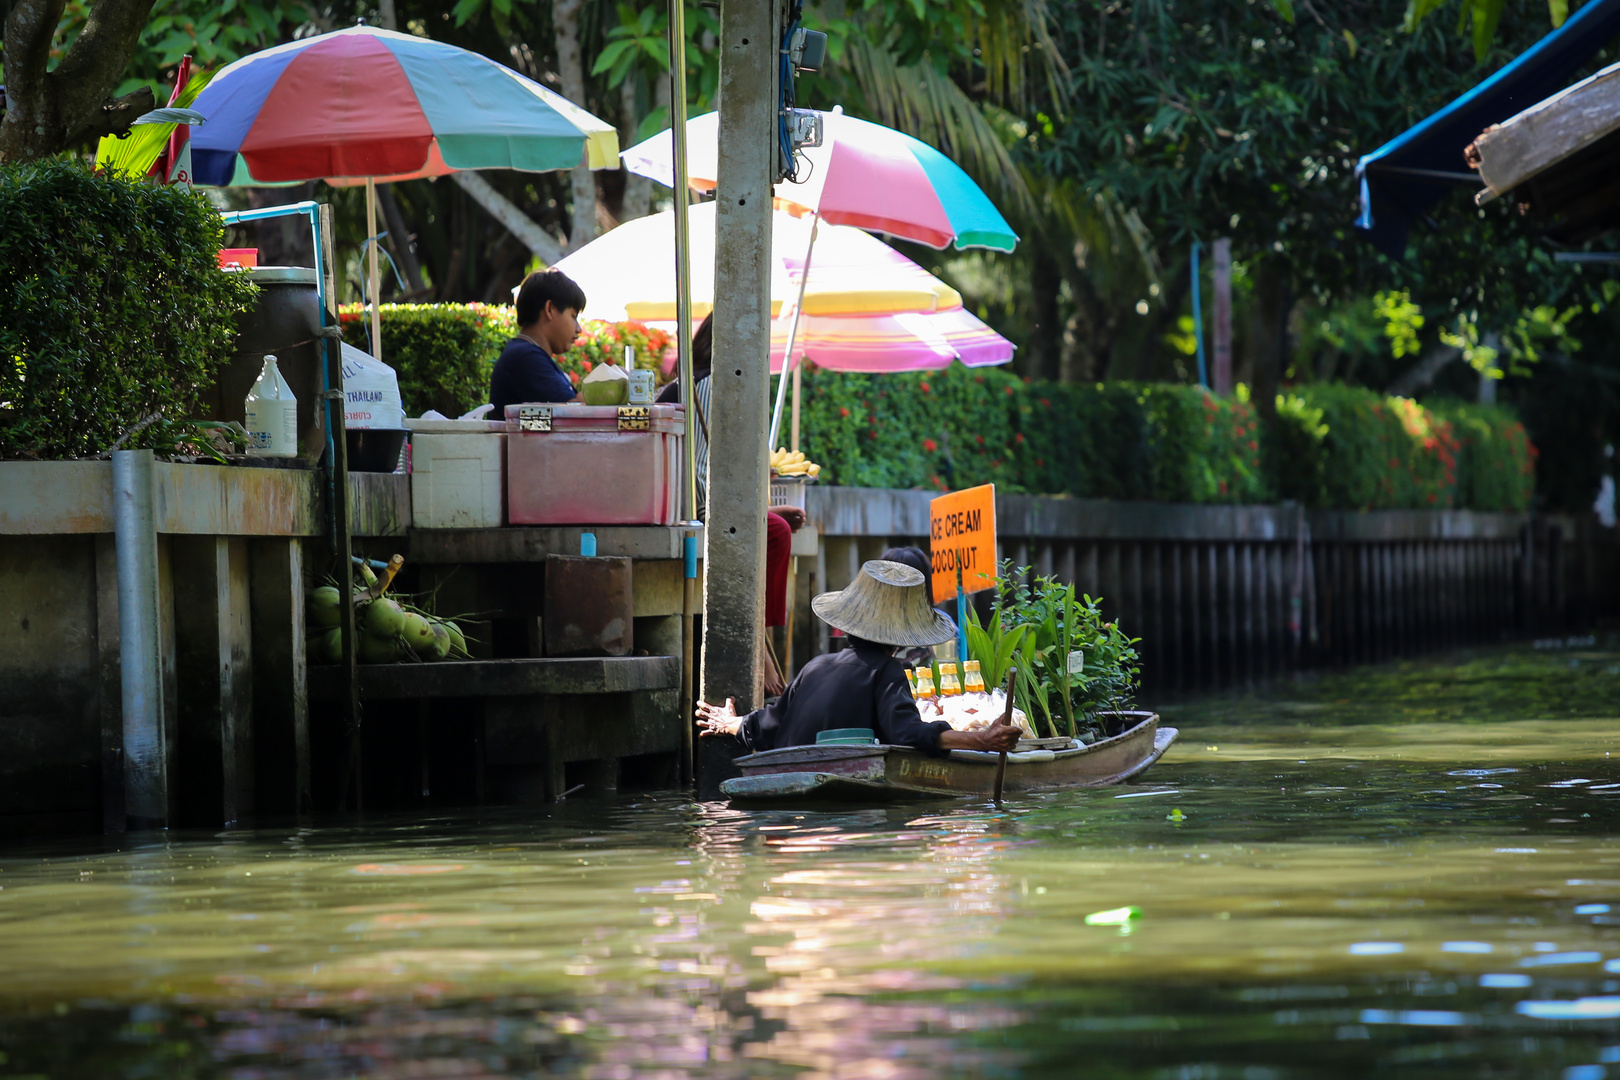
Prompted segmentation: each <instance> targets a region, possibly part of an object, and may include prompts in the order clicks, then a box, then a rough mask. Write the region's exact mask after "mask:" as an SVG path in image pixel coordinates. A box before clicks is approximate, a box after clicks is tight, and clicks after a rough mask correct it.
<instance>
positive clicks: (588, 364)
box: [579, 360, 595, 375]
mask: <svg viewBox="0 0 1620 1080" xmlns="http://www.w3.org/2000/svg"><path fill="white" fill-rule="evenodd" d="M579 366H580V367H582V368H584V369H585V374H587V375H589V374H590V373H591V368H593V367H595V365H594V364H592V363H591V362H590V361H589V360H581V361H580V362H579Z"/></svg>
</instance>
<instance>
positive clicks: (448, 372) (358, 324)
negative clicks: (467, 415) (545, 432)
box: [338, 304, 517, 417]
mask: <svg viewBox="0 0 1620 1080" xmlns="http://www.w3.org/2000/svg"><path fill="white" fill-rule="evenodd" d="M379 315H380V318H381V328H382V354H383V363H385V364H387V365H388V366H389V367H391V368H393V369H394V371H395V373H396V374H397V375H398V376H399V396H400V398H401V400H402V401H403V402H404V404H405V415H407V416H421V415H422V414H423V413H424V412H426V411H427V410H429V409H437V410H439V412H441V413H443V414H444V415H446V416H450V417H455V416H460V415H461V414H462V413H464V412H467V411H468V410H469V409H475V408H477V407H478V406H479V405H482V404H483V403H484V402H486V401H488V400H489V372H490V368H491V367H493V366H494V363H495V358H496V357H497V356H499V355H500V353H501V349H502V348H503V347H505V345H506V343H507V342H508V341H510V340H512V338H513V337H514V336H515V335H516V334H517V319H516V318H514V317H513V314H512V309H511V308H510V307H507V306H501V305H497V304H384V305H382V310H381V312H380V313H379ZM338 319H339V321H340V322H341V323H342V324H343V340H345V341H347V342H348V343H349V344H350V345H353V346H354V347H355V348H358V349H369V348H370V344H369V341H368V334H369V332H370V325H371V324H370V322H369V320H368V317H367V315H366V313H365V309H364V308H363V307H361V306H360V305H359V304H346V305H344V306H343V307H342V308H341V309H340V310H339V311H338Z"/></svg>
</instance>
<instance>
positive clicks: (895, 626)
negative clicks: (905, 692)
mask: <svg viewBox="0 0 1620 1080" xmlns="http://www.w3.org/2000/svg"><path fill="white" fill-rule="evenodd" d="M810 610H812V611H814V612H815V613H816V614H817V615H818V616H820V617H821V620H822V621H823V622H825V623H827V624H828V625H830V626H836V627H837V628H838V629H840V630H842V631H843V632H844V633H846V634H849V635H851V636H853V637H858V638H865V639H866V640H867V641H875V642H877V643H878V644H880V645H901V646H905V647H907V648H910V647H912V646H916V645H938V644H939V643H940V642H942V641H949V640H951V638H953V637H955V636H956V628H955V627H954V626H952V625H951V620H950V619H947V618H946V617H945V615H944V614H943V613H941V612H938V611H935V610H934V609H933V608H932V607H930V606H929V604H928V589H927V587H926V585H925V584H924V579H923V576H922V574H921V573H920V572H919V571H917V570H916V569H914V568H912V567H910V566H906V565H905V564H904V563H897V562H885V561H884V560H882V559H873V560H872V561H871V562H869V563H867V564H866V565H864V566H862V567H861V572H860V573H859V574H856V575H855V580H854V581H852V582H850V584H849V588H847V589H840V590H839V591H838V592H829V593H822V594H821V595H820V596H818V597H816V598H815V599H814V600H812V601H810Z"/></svg>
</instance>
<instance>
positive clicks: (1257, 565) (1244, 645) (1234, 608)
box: [792, 487, 1616, 693]
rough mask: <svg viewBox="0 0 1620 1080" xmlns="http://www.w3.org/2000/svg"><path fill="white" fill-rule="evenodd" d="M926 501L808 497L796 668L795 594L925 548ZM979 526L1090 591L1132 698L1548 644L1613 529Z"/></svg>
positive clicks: (1546, 523) (1151, 517) (1375, 520)
mask: <svg viewBox="0 0 1620 1080" xmlns="http://www.w3.org/2000/svg"><path fill="white" fill-rule="evenodd" d="M929 498H930V496H929V494H928V493H927V492H920V491H886V490H875V489H863V488H837V487H827V488H812V489H810V492H809V495H808V505H807V511H808V515H809V519H810V521H811V522H812V524H813V525H815V526H816V527H817V529H818V530H819V532H820V537H819V543H818V546H817V552H816V555H815V557H814V559H810V558H801V559H799V560H798V573H797V578H796V582H795V584H796V588H795V603H794V617H793V620H792V621H793V624H794V625H793V649H792V652H793V658H794V662H795V666H797V665H799V664H803V663H804V662H805V661H806V660H808V659H809V658H810V657H811V656H813V655H815V654H816V653H818V652H824V651H826V650H827V649H828V648H829V647H831V645H832V642H831V640H830V639H829V636H828V630H827V627H826V625H825V624H823V623H821V622H820V621H819V620H814V619H812V618H811V617H810V614H809V598H810V596H812V595H814V594H815V593H817V592H821V591H823V590H825V589H837V588H842V587H843V586H844V585H846V584H847V583H848V582H849V581H850V580H851V578H852V576H853V575H854V574H855V572H856V571H857V570H858V569H859V567H860V565H861V563H862V562H864V561H865V560H867V559H872V558H876V557H877V556H878V555H880V554H881V553H882V552H883V550H884V549H885V548H888V547H892V546H898V545H903V544H915V545H917V546H919V547H921V548H923V549H924V550H927V547H928V541H927V533H928V502H929ZM996 515H997V532H998V540H999V550H1000V555H1001V556H1002V557H1003V558H1010V559H1012V560H1013V561H1014V563H1015V564H1016V565H1019V566H1029V567H1031V568H1032V571H1033V572H1034V573H1036V574H1043V575H1055V576H1057V577H1058V578H1059V579H1060V580H1062V581H1065V582H1071V581H1072V582H1074V583H1075V584H1076V585H1077V586H1078V587H1079V588H1080V590H1081V591H1083V592H1086V593H1089V594H1091V595H1092V596H1101V597H1102V604H1103V610H1104V612H1105V614H1106V615H1107V617H1108V618H1110V619H1118V620H1120V623H1121V625H1122V626H1123V627H1124V628H1125V629H1126V630H1127V631H1128V632H1130V633H1131V634H1132V635H1133V636H1136V637H1140V638H1142V644H1141V645H1140V646H1139V648H1140V650H1141V652H1142V654H1143V660H1144V665H1143V677H1144V689H1145V690H1149V691H1152V692H1158V693H1163V692H1166V691H1176V690H1197V689H1205V688H1211V687H1224V686H1242V685H1252V684H1253V683H1255V682H1257V681H1260V680H1263V679H1267V678H1271V677H1274V676H1277V675H1280V674H1282V673H1284V672H1287V671H1292V670H1297V669H1300V668H1305V667H1312V666H1322V665H1337V664H1351V663H1364V662H1373V661H1380V660H1387V659H1393V658H1396V657H1403V656H1413V655H1417V654H1420V653H1422V652H1425V651H1430V650H1434V649H1441V648H1447V647H1453V646H1461V645H1473V644H1484V643H1490V642H1497V641H1503V640H1507V639H1510V638H1513V637H1516V636H1523V635H1549V634H1556V633H1563V632H1565V631H1566V630H1568V629H1570V628H1572V627H1573V626H1576V625H1579V624H1582V623H1584V622H1585V621H1586V620H1588V619H1590V618H1591V617H1593V616H1594V615H1601V614H1607V613H1608V610H1607V609H1608V608H1609V607H1612V605H1613V581H1614V569H1613V568H1614V564H1615V558H1614V554H1615V551H1616V548H1615V544H1614V538H1613V537H1612V535H1606V534H1610V533H1612V532H1613V530H1599V529H1596V527H1595V526H1590V525H1588V523H1586V522H1579V521H1576V520H1575V519H1572V518H1560V517H1551V518H1549V517H1532V516H1530V515H1524V514H1487V513H1475V512H1471V511H1458V510H1442V511H1382V512H1371V513H1349V512H1338V511H1305V510H1302V509H1301V508H1299V507H1295V506H1190V505H1169V504H1162V503H1127V502H1107V501H1102V500H1088V499H1043V498H1037V497H1033V496H1022V495H1009V496H1001V497H1000V498H998V499H997V501H996ZM989 596H990V594H989V593H984V594H981V595H980V597H979V602H980V604H981V611H985V610H987V609H988V600H989Z"/></svg>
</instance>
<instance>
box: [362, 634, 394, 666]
mask: <svg viewBox="0 0 1620 1080" xmlns="http://www.w3.org/2000/svg"><path fill="white" fill-rule="evenodd" d="M398 659H399V639H398V638H386V639H385V638H379V637H372V636H371V635H370V634H361V635H360V662H361V663H362V664H392V663H393V662H394V661H395V660H398Z"/></svg>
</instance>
